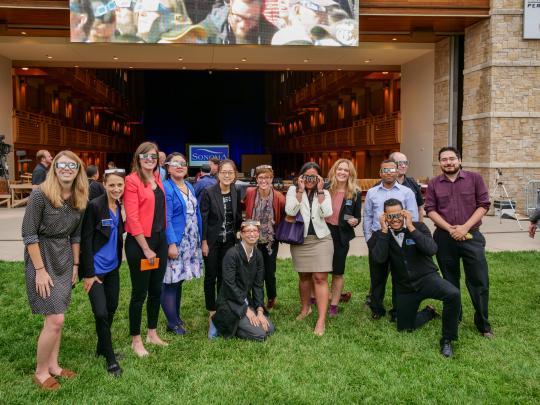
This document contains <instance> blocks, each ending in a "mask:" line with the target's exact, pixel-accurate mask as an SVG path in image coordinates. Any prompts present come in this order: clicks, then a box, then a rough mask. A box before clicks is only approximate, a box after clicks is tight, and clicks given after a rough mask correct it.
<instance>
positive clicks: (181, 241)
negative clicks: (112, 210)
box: [161, 152, 203, 335]
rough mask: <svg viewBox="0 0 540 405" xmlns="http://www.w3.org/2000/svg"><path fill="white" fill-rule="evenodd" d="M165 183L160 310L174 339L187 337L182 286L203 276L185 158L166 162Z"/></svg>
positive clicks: (198, 217) (194, 201) (175, 157)
mask: <svg viewBox="0 0 540 405" xmlns="http://www.w3.org/2000/svg"><path fill="white" fill-rule="evenodd" d="M165 166H166V169H167V176H166V177H167V180H166V181H165V182H164V183H163V186H164V188H165V201H166V205H167V227H166V236H167V243H168V245H169V250H168V260H167V269H166V270H165V277H164V279H163V291H162V293H161V307H162V308H163V312H164V313H165V316H166V318H167V330H168V331H169V332H172V333H174V334H177V335H183V334H185V333H186V330H185V329H184V322H183V320H182V318H180V303H181V300H182V283H183V282H184V280H191V279H193V278H199V277H201V276H202V269H203V260H202V253H201V235H202V220H201V212H200V210H199V206H198V204H197V197H196V196H195V191H194V190H193V187H192V186H191V184H189V183H188V182H187V181H185V178H186V176H187V171H188V170H187V162H186V158H185V157H184V155H182V154H181V153H178V152H174V153H171V154H170V155H169V156H167V159H166V160H165Z"/></svg>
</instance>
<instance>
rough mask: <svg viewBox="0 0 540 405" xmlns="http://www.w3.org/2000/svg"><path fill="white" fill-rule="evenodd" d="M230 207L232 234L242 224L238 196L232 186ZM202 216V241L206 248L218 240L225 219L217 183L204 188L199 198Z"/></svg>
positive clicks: (232, 185)
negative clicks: (206, 245)
mask: <svg viewBox="0 0 540 405" xmlns="http://www.w3.org/2000/svg"><path fill="white" fill-rule="evenodd" d="M231 205H232V212H233V227H234V233H235V234H236V232H238V231H239V230H240V224H241V223H242V207H241V205H240V195H239V193H238V191H237V190H236V187H235V186H234V184H231ZM201 216H202V240H206V242H207V243H208V246H213V245H215V244H216V243H217V241H218V240H219V237H220V236H219V234H220V233H221V231H222V226H223V221H224V219H225V209H224V207H223V197H222V194H221V189H220V188H219V183H218V184H215V185H213V186H210V187H208V188H206V189H205V190H204V191H203V193H202V198H201Z"/></svg>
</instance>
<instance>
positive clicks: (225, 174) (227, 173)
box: [219, 170, 235, 177]
mask: <svg viewBox="0 0 540 405" xmlns="http://www.w3.org/2000/svg"><path fill="white" fill-rule="evenodd" d="M219 174H222V175H224V176H225V177H227V176H234V175H235V173H234V172H233V171H232V170H231V171H230V172H229V171H227V172H219Z"/></svg>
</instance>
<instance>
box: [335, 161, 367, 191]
mask: <svg viewBox="0 0 540 405" xmlns="http://www.w3.org/2000/svg"><path fill="white" fill-rule="evenodd" d="M342 163H347V166H348V168H349V179H348V180H347V192H346V196H345V198H347V199H348V200H353V199H355V198H356V194H357V193H358V192H360V191H361V190H360V187H358V184H356V169H355V167H354V165H353V163H352V162H351V161H350V160H349V159H338V160H337V161H336V162H335V163H334V164H333V165H332V168H331V169H330V171H329V172H328V180H329V183H330V187H329V191H330V194H331V195H334V194H335V193H336V191H337V186H338V181H337V178H336V172H337V168H338V166H339V165H340V164H342Z"/></svg>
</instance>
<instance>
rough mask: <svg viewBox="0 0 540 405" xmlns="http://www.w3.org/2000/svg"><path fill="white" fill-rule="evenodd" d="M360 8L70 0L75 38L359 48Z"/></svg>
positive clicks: (306, 0)
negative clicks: (358, 14)
mask: <svg viewBox="0 0 540 405" xmlns="http://www.w3.org/2000/svg"><path fill="white" fill-rule="evenodd" d="M357 7H358V4H357V2H356V1H351V0H228V1H224V0H211V1H208V0H203V1H185V2H184V0H110V1H109V0H70V11H71V13H70V15H71V22H70V23H71V24H70V25H71V40H72V41H73V42H136V43H141V42H142V43H156V42H158V43H209V44H259V45H270V44H272V45H327V46H343V45H345V46H356V45H357V44H358V22H357V21H358V17H357V14H356V13H357V12H358V10H357ZM355 16H356V17H355Z"/></svg>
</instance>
